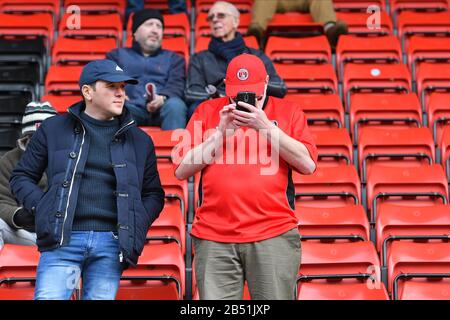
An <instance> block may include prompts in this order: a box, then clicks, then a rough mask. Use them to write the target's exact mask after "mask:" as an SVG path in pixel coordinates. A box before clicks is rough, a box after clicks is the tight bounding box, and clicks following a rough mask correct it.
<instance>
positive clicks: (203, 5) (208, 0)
mask: <svg viewBox="0 0 450 320" xmlns="http://www.w3.org/2000/svg"><path fill="white" fill-rule="evenodd" d="M215 2H216V1H215V0H196V2H195V5H196V9H197V12H198V13H200V12H208V11H209V9H210V8H211V7H212V6H213V4H214V3H215ZM228 2H230V3H232V4H233V5H234V6H235V7H236V8H237V9H238V10H239V11H240V12H251V11H252V6H253V0H230V1H228Z"/></svg>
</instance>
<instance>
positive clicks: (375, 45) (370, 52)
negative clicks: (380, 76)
mask: <svg viewBox="0 0 450 320" xmlns="http://www.w3.org/2000/svg"><path fill="white" fill-rule="evenodd" d="M401 61H402V49H401V47H400V42H399V41H398V38H397V37H395V36H393V35H387V36H382V37H356V36H353V35H343V36H341V37H340V38H339V43H338V45H337V48H336V64H337V71H338V76H339V78H340V79H342V78H343V74H342V73H343V72H344V65H345V64H347V63H377V64H378V63H401Z"/></svg>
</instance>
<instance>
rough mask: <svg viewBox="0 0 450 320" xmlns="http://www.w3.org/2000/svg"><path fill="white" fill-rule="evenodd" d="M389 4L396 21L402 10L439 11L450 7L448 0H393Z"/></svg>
mask: <svg viewBox="0 0 450 320" xmlns="http://www.w3.org/2000/svg"><path fill="white" fill-rule="evenodd" d="M389 5H390V7H391V15H392V17H393V18H394V21H395V20H396V17H397V15H398V13H399V12H402V11H417V12H424V11H427V12H438V11H447V10H448V8H449V2H448V0H427V1H423V0H391V1H390V2H389Z"/></svg>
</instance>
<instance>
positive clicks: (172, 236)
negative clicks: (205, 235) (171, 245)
mask: <svg viewBox="0 0 450 320" xmlns="http://www.w3.org/2000/svg"><path fill="white" fill-rule="evenodd" d="M147 239H148V240H150V241H151V243H152V244H153V243H155V241H162V242H164V243H165V242H171V241H175V242H176V243H177V244H178V246H179V247H180V249H181V252H182V254H183V256H184V253H185V251H186V223H185V221H184V218H183V216H182V215H181V214H180V210H178V209H177V208H176V207H174V206H168V207H165V208H164V209H163V211H162V212H161V214H160V215H159V217H158V219H156V220H155V221H154V222H153V224H152V225H151V227H150V229H149V230H148V232H147Z"/></svg>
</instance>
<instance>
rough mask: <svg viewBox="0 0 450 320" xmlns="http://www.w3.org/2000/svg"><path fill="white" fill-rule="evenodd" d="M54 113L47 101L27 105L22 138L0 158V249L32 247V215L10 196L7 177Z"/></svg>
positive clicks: (42, 183)
mask: <svg viewBox="0 0 450 320" xmlns="http://www.w3.org/2000/svg"><path fill="white" fill-rule="evenodd" d="M56 114H57V112H56V111H55V109H53V107H52V106H51V105H50V103H48V102H44V103H36V102H30V103H29V104H28V105H27V107H26V109H25V114H24V116H23V118H22V137H21V138H20V139H18V140H17V147H16V148H14V149H12V150H10V151H8V152H7V153H6V154H5V155H4V156H3V157H2V158H1V159H0V250H1V248H2V247H3V245H4V244H5V243H11V244H23V245H29V246H31V245H35V244H36V234H35V233H34V216H33V215H32V214H31V213H30V212H28V210H27V209H25V208H22V207H21V206H20V205H19V203H18V202H17V200H16V199H15V198H14V196H13V195H12V194H11V190H10V188H9V178H10V177H11V173H12V171H13V169H14V168H15V167H16V164H17V163H18V162H19V159H20V157H21V156H22V154H23V152H24V151H25V149H26V147H27V145H28V142H30V140H31V136H32V135H33V133H34V132H35V131H36V129H37V127H38V126H39V125H40V124H41V122H42V121H44V120H45V119H47V118H49V117H52V116H54V115H56ZM39 187H40V188H41V189H46V188H47V176H46V175H45V174H44V176H43V177H42V179H41V181H40V182H39Z"/></svg>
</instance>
